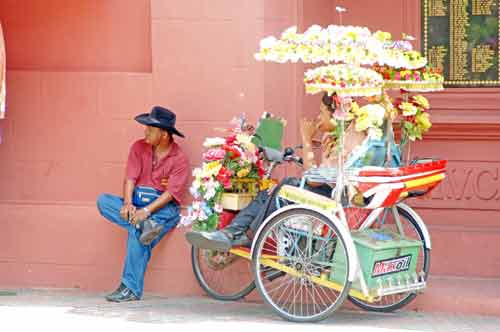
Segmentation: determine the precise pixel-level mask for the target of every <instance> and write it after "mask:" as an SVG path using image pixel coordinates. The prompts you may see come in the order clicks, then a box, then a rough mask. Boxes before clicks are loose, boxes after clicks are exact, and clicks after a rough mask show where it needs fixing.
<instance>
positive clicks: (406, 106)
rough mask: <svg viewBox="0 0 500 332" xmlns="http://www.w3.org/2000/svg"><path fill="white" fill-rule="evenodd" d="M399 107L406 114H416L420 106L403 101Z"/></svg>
mask: <svg viewBox="0 0 500 332" xmlns="http://www.w3.org/2000/svg"><path fill="white" fill-rule="evenodd" d="M399 108H400V109H401V111H402V112H403V115H404V116H412V115H415V114H417V111H418V108H417V107H416V106H415V105H413V104H412V103H409V102H402V103H401V104H400V105H399Z"/></svg>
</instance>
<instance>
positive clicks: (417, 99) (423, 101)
mask: <svg viewBox="0 0 500 332" xmlns="http://www.w3.org/2000/svg"><path fill="white" fill-rule="evenodd" d="M411 100H412V101H413V103H415V104H417V105H418V106H420V107H422V108H424V109H426V110H427V109H429V101H428V100H427V98H425V97H424V96H422V95H416V96H413V97H412V98H411Z"/></svg>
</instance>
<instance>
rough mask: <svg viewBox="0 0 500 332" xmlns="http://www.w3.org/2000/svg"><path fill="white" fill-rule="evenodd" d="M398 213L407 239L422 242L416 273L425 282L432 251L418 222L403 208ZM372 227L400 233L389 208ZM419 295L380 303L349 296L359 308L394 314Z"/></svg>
mask: <svg viewBox="0 0 500 332" xmlns="http://www.w3.org/2000/svg"><path fill="white" fill-rule="evenodd" d="M397 212H398V214H399V219H400V221H401V226H402V228H403V232H404V236H405V237H406V238H409V239H412V240H419V241H422V243H423V244H424V245H423V248H422V250H420V253H419V255H418V257H417V267H416V272H417V274H418V275H419V276H423V278H424V280H427V277H428V275H429V267H430V258H431V257H430V249H429V248H426V247H425V242H424V235H423V234H424V233H423V231H422V229H421V228H420V226H419V225H418V223H417V221H416V220H415V219H414V218H413V217H412V216H411V215H410V213H408V212H407V211H405V210H404V209H402V208H401V207H398V208H397ZM372 227H378V228H381V229H390V230H391V231H393V232H396V233H399V229H398V227H397V224H396V222H395V218H394V214H393V211H392V210H391V209H390V208H388V209H385V210H384V212H382V214H381V216H380V217H379V219H378V220H377V221H376V222H375V223H374V225H373V226H372ZM416 296H417V293H416V292H415V291H413V292H406V293H400V294H393V295H386V296H382V297H381V299H380V301H377V302H374V303H369V302H365V301H362V300H359V299H356V298H354V297H351V296H349V300H350V301H351V302H352V303H354V304H355V305H357V306H358V307H360V308H362V309H364V310H369V311H376V312H392V311H394V310H397V309H400V308H402V307H404V306H405V305H407V304H408V303H410V302H411V301H412V300H413V299H414V298H415V297H416Z"/></svg>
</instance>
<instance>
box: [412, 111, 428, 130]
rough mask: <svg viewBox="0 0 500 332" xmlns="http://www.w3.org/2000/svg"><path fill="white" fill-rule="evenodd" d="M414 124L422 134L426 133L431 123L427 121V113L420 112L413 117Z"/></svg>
mask: <svg viewBox="0 0 500 332" xmlns="http://www.w3.org/2000/svg"><path fill="white" fill-rule="evenodd" d="M415 122H416V124H417V126H418V127H419V129H420V130H421V131H422V132H426V131H428V130H429V129H430V128H431V126H432V123H431V121H430V120H429V113H425V112H422V113H420V114H418V115H416V116H415Z"/></svg>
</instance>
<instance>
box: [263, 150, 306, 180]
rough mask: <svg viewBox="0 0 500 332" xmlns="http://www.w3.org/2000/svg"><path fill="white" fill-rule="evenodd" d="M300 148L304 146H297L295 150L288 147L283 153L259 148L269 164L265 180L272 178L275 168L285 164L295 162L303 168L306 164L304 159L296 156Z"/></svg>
mask: <svg viewBox="0 0 500 332" xmlns="http://www.w3.org/2000/svg"><path fill="white" fill-rule="evenodd" d="M300 148H302V146H296V147H295V148H292V147H287V148H285V149H284V150H283V152H281V151H279V150H276V149H272V148H266V147H259V151H260V152H261V153H262V154H263V155H264V158H265V159H266V160H267V161H268V162H269V166H268V167H267V169H266V174H265V178H270V177H271V174H272V172H273V170H274V168H275V167H276V166H278V165H280V164H283V163H284V162H294V163H295V164H296V165H298V166H300V167H302V166H303V164H304V163H303V160H302V158H301V157H299V156H296V155H295V150H296V149H300Z"/></svg>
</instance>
